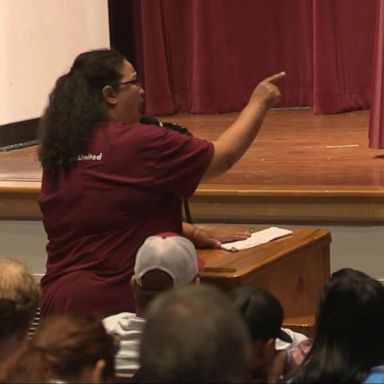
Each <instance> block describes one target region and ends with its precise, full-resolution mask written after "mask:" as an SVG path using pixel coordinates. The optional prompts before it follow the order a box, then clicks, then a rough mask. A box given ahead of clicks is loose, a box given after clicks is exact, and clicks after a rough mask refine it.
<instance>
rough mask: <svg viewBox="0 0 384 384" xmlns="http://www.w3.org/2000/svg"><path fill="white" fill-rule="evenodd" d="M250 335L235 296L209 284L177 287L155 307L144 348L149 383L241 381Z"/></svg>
mask: <svg viewBox="0 0 384 384" xmlns="http://www.w3.org/2000/svg"><path fill="white" fill-rule="evenodd" d="M249 358H250V337H249V334H248V331H247V329H246V327H245V324H244V321H243V320H242V319H241V317H240V315H239V314H238V313H237V311H236V310H235V308H233V306H232V304H231V302H230V300H229V299H228V298H227V297H226V296H225V295H224V294H223V293H222V292H220V291H219V290H218V289H217V288H215V287H213V286H209V285H205V284H197V285H189V286H186V287H183V288H175V289H172V290H170V291H168V292H165V293H164V294H162V295H160V296H159V297H157V298H156V299H155V300H154V301H153V302H152V303H151V304H150V306H149V308H148V312H147V322H146V324H145V326H144V332H143V335H142V340H141V346H140V364H141V368H140V370H139V373H138V375H137V376H136V377H135V381H136V382H143V383H240V382H243V379H244V378H245V377H246V376H247V370H248V364H249Z"/></svg>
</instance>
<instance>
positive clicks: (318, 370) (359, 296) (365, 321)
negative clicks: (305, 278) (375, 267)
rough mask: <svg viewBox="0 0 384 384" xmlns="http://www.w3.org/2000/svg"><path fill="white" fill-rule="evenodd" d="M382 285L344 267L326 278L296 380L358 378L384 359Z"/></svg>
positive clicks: (383, 288) (337, 380)
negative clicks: (310, 339)
mask: <svg viewBox="0 0 384 384" xmlns="http://www.w3.org/2000/svg"><path fill="white" fill-rule="evenodd" d="M383 324H384V287H383V285H382V284H381V283H379V282H378V281H377V280H375V279H373V278H371V277H370V276H368V275H366V274H365V273H363V272H360V271H357V270H354V269H350V268H345V269H341V270H339V271H337V272H334V273H333V274H332V275H331V277H330V279H329V280H328V281H327V282H326V283H325V285H324V288H323V290H322V293H321V297H320V301H319V307H318V311H317V315H316V332H315V337H314V342H313V345H312V348H311V350H310V352H309V353H308V355H307V357H306V359H305V361H304V364H303V365H302V366H301V367H299V368H298V370H297V372H296V373H295V376H294V377H293V380H294V382H308V383H309V382H361V381H362V380H363V378H364V377H365V375H366V374H367V372H368V370H369V369H370V368H371V367H373V366H375V365H380V364H383V363H384V326H383Z"/></svg>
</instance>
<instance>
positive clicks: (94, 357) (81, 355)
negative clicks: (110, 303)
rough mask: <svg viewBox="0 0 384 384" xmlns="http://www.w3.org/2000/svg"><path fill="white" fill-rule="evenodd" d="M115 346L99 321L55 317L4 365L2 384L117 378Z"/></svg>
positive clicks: (82, 316) (81, 316)
mask: <svg viewBox="0 0 384 384" xmlns="http://www.w3.org/2000/svg"><path fill="white" fill-rule="evenodd" d="M115 349H116V348H115V343H114V340H113V337H112V336H111V335H108V334H107V333H106V331H105V329H104V327H103V325H102V323H101V321H100V320H99V319H96V318H95V317H92V316H89V315H85V314H56V315H50V316H47V317H45V318H43V319H42V321H41V322H40V325H39V327H38V329H37V331H36V333H35V335H34V337H33V338H32V339H31V340H30V342H29V343H28V344H26V345H25V346H24V347H23V348H22V349H20V350H19V351H18V352H17V353H16V354H15V355H13V356H11V358H10V359H9V360H8V361H6V362H5V364H4V366H3V367H2V377H1V375H0V379H1V382H55V380H58V381H64V382H75V383H80V382H86V383H100V382H108V381H112V380H113V378H114V354H115Z"/></svg>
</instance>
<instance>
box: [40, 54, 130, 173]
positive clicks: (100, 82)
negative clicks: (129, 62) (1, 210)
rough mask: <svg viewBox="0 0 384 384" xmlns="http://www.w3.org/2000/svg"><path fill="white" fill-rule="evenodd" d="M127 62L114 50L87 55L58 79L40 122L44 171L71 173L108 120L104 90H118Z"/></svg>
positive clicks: (80, 57)
mask: <svg viewBox="0 0 384 384" xmlns="http://www.w3.org/2000/svg"><path fill="white" fill-rule="evenodd" d="M124 60H125V57H124V56H123V55H122V54H121V53H119V52H117V51H115V50H113V49H101V50H93V51H88V52H84V53H82V54H80V55H79V56H78V57H77V58H76V59H75V61H74V63H73V65H72V68H71V69H70V71H69V72H68V73H67V74H65V75H63V76H61V77H59V79H58V80H57V82H56V84H55V87H54V89H53V91H52V92H51V94H50V96H49V103H48V106H47V108H46V110H45V112H44V115H43V116H42V118H41V122H40V146H39V151H38V159H39V161H40V162H41V165H42V167H43V169H44V170H46V171H50V172H53V173H55V172H57V171H59V170H60V169H64V170H68V169H69V168H70V167H71V164H72V159H73V158H74V157H75V156H76V155H78V154H79V153H81V151H82V149H83V148H84V146H85V145H86V143H87V141H88V139H89V136H90V134H91V132H92V129H93V128H94V127H95V125H96V123H98V122H101V121H105V120H108V118H109V116H108V110H107V107H106V105H105V104H104V102H103V97H102V89H103V87H104V86H106V85H111V86H117V84H118V82H119V81H120V80H121V77H122V73H121V72H122V68H123V63H124Z"/></svg>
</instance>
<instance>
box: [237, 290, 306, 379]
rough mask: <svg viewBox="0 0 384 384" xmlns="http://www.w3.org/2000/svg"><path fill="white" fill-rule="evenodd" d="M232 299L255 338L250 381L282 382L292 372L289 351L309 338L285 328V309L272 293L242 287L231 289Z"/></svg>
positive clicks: (252, 336) (253, 340)
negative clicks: (289, 371)
mask: <svg viewBox="0 0 384 384" xmlns="http://www.w3.org/2000/svg"><path fill="white" fill-rule="evenodd" d="M231 297H232V300H233V303H234V306H235V308H236V309H237V310H238V311H239V312H240V314H241V315H242V317H243V318H244V320H245V323H246V324H247V327H248V330H249V333H250V334H251V338H252V353H253V357H252V362H251V375H250V378H249V380H248V382H252V383H256V382H261V383H265V382H267V383H277V382H279V381H280V379H281V378H282V377H283V376H284V375H285V374H286V372H288V370H289V365H288V349H289V348H291V347H292V346H293V345H295V344H297V343H299V342H300V341H302V340H304V339H307V337H306V336H305V335H303V334H301V333H297V332H293V331H292V330H290V329H286V328H282V324H283V318H284V312H283V307H282V306H281V304H280V302H279V300H278V299H277V298H276V297H275V296H274V295H273V294H272V293H271V292H269V291H267V290H265V289H263V288H257V287H254V286H243V287H239V288H235V289H234V290H232V292H231Z"/></svg>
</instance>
